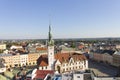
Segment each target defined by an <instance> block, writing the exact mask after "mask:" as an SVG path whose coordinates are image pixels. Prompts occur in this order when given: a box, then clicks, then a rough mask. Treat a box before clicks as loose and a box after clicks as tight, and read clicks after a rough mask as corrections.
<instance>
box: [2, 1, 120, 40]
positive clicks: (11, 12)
mask: <svg viewBox="0 0 120 80" xmlns="http://www.w3.org/2000/svg"><path fill="white" fill-rule="evenodd" d="M119 4H120V1H119V0H115V1H114V0H100V1H98V0H90V1H88V0H74V1H73V0H71V1H70V0H59V1H55V0H50V1H49V0H44V1H43V0H36V1H33V0H25V1H24V0H20V1H18V0H11V1H9V0H1V1H0V28H1V29H0V32H1V33H0V39H44V38H45V39H46V38H48V34H47V33H48V28H49V24H50V23H49V19H51V27H52V34H53V38H99V37H120V32H119V29H120V23H119V21H120V15H119V14H120V5H119Z"/></svg>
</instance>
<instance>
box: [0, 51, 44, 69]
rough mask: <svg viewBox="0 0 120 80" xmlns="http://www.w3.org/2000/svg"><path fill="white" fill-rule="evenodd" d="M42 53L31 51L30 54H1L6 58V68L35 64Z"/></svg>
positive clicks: (0, 55)
mask: <svg viewBox="0 0 120 80" xmlns="http://www.w3.org/2000/svg"><path fill="white" fill-rule="evenodd" d="M43 54H45V53H43ZM40 55H41V54H40V53H29V54H19V53H17V54H16V55H12V54H0V58H2V59H4V60H5V65H6V68H10V67H20V66H26V65H35V64H36V62H37V59H38V58H39V56H40Z"/></svg>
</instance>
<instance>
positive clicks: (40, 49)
mask: <svg viewBox="0 0 120 80" xmlns="http://www.w3.org/2000/svg"><path fill="white" fill-rule="evenodd" d="M36 50H38V51H42V50H47V48H43V47H37V48H36Z"/></svg>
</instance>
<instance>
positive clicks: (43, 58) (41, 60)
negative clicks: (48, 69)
mask: <svg viewBox="0 0 120 80" xmlns="http://www.w3.org/2000/svg"><path fill="white" fill-rule="evenodd" d="M37 62H38V65H39V66H48V58H47V55H41V56H40V57H39V59H38V60H37Z"/></svg>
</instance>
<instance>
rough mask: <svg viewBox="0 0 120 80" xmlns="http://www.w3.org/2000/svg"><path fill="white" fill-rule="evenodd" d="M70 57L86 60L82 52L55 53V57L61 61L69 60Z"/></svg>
mask: <svg viewBox="0 0 120 80" xmlns="http://www.w3.org/2000/svg"><path fill="white" fill-rule="evenodd" d="M70 58H73V59H74V60H75V61H76V60H86V57H85V56H84V55H82V54H78V53H58V54H55V59H58V60H59V61H60V62H61V63H62V62H69V60H70Z"/></svg>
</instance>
